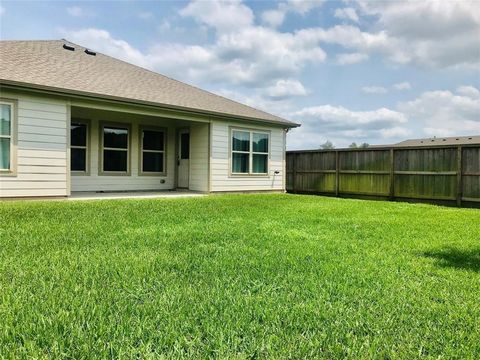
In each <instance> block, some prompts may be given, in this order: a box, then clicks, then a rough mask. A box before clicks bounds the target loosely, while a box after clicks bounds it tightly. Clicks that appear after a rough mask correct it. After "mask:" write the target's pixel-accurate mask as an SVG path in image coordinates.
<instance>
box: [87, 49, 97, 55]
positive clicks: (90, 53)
mask: <svg viewBox="0 0 480 360" xmlns="http://www.w3.org/2000/svg"><path fill="white" fill-rule="evenodd" d="M85 54H87V55H92V56H96V55H97V53H96V52H95V51H92V50H88V49H85Z"/></svg>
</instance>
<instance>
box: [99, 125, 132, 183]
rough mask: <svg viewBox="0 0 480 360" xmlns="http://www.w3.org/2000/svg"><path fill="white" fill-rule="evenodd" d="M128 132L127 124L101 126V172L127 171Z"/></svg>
mask: <svg viewBox="0 0 480 360" xmlns="http://www.w3.org/2000/svg"><path fill="white" fill-rule="evenodd" d="M129 132H130V129H129V127H128V126H121V125H120V126H110V125H104V126H103V127H102V145H103V146H102V170H103V172H115V173H124V174H125V175H128V172H129V170H130V169H129V164H128V163H129V146H128V143H129Z"/></svg>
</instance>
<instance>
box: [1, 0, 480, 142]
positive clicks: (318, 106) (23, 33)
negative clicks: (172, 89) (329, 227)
mask: <svg viewBox="0 0 480 360" xmlns="http://www.w3.org/2000/svg"><path fill="white" fill-rule="evenodd" d="M61 38H65V39H67V40H69V41H71V42H74V43H77V44H79V45H82V46H85V47H88V48H91V49H93V50H96V51H98V52H101V53H104V54H107V55H111V56H114V57H117V58H120V59H122V60H125V61H127V62H130V63H133V64H136V65H139V66H142V67H145V68H148V69H151V70H154V71H156V72H159V73H161V74H164V75H167V76H170V77H173V78H176V79H178V80H181V81H184V82H187V83H189V84H192V85H195V86H198V87H201V88H203V89H205V90H208V91H211V92H214V93H216V94H219V95H223V96H226V97H229V98H231V99H234V100H237V101H239V102H242V103H245V104H247V105H250V106H253V107H256V108H259V109H262V110H265V111H267V112H270V113H272V114H275V115H278V116H280V117H283V118H286V119H289V120H292V121H295V122H298V123H300V124H302V126H301V127H299V128H296V129H293V130H291V131H290V132H289V133H288V136H287V147H288V149H314V148H318V147H319V146H320V145H321V144H323V143H325V142H326V141H327V140H328V141H331V142H332V143H333V144H334V145H335V146H336V147H346V146H348V145H350V144H351V143H352V142H355V143H357V144H360V143H363V142H367V143H369V144H391V143H395V142H398V141H401V140H404V139H409V138H421V137H433V136H437V137H440V136H457V135H478V134H480V2H478V1H453V0H452V1H448V0H444V1H440V0H438V1H428V0H426V1H385V2H382V1H363V0H344V1H321V0H320V1H314V0H310V1H304V0H285V1H279V2H273V1H240V0H238V1H217V2H214V1H196V0H194V1H190V2H189V1H174V2H172V1H162V2H158V1H94V2H89V1H53V2H49V1H6V0H1V1H0V39H2V40H17V39H30V40H33V39H61Z"/></svg>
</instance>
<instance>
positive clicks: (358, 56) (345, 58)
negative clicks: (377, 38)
mask: <svg viewBox="0 0 480 360" xmlns="http://www.w3.org/2000/svg"><path fill="white" fill-rule="evenodd" d="M367 59H368V55H367V54H362V53H346V54H337V63H338V64H340V65H352V64H357V63H360V62H362V61H365V60H367Z"/></svg>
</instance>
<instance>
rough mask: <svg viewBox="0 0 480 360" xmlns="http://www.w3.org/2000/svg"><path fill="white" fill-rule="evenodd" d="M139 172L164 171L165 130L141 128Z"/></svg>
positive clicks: (144, 173)
mask: <svg viewBox="0 0 480 360" xmlns="http://www.w3.org/2000/svg"><path fill="white" fill-rule="evenodd" d="M140 135H141V139H140V155H141V159H140V163H141V174H143V175H149V174H151V175H158V174H164V173H165V131H164V130H162V129H154V128H142V129H141V131H140Z"/></svg>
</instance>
